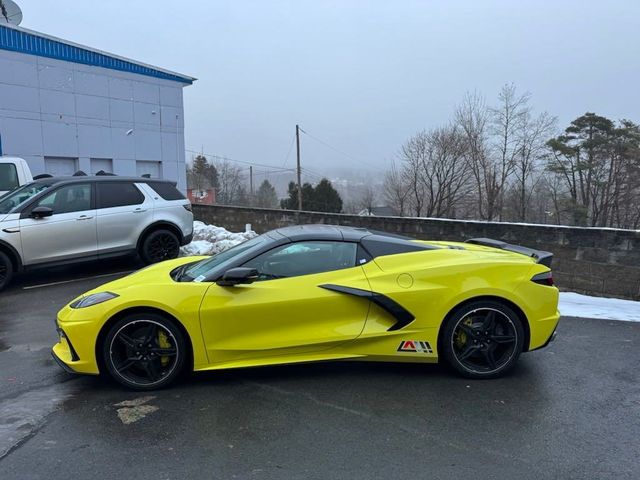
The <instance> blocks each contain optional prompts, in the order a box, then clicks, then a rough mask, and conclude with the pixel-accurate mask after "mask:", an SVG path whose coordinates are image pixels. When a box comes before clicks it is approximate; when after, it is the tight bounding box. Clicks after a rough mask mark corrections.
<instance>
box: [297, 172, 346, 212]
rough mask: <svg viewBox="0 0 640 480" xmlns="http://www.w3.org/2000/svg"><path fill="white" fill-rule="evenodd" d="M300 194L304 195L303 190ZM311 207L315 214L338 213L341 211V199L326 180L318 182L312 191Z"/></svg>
mask: <svg viewBox="0 0 640 480" xmlns="http://www.w3.org/2000/svg"><path fill="white" fill-rule="evenodd" d="M302 193H303V194H304V188H303V189H302ZM303 201H304V199H303ZM313 207H314V208H313V210H314V211H316V212H331V213H340V212H341V211H342V198H340V194H339V193H338V191H337V190H336V189H335V188H333V185H331V182H330V181H329V180H328V179H326V178H323V179H322V180H320V183H318V185H316V188H315V189H314V191H313Z"/></svg>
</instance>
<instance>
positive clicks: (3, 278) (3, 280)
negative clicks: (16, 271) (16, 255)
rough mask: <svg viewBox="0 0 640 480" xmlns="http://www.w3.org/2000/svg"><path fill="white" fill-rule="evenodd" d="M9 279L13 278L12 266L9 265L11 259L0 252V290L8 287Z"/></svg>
mask: <svg viewBox="0 0 640 480" xmlns="http://www.w3.org/2000/svg"><path fill="white" fill-rule="evenodd" d="M11 277H13V264H12V263H11V259H10V258H9V257H8V256H7V255H5V254H4V253H2V252H0V290H3V289H4V288H5V287H6V286H7V285H9V282H11Z"/></svg>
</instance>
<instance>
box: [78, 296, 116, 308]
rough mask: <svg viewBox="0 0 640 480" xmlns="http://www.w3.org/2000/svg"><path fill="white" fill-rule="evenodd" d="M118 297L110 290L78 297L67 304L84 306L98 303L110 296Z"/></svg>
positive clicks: (108, 298)
mask: <svg viewBox="0 0 640 480" xmlns="http://www.w3.org/2000/svg"><path fill="white" fill-rule="evenodd" d="M116 297H118V295H117V294H115V293H112V292H100V293H93V294H91V295H87V296H86V297H81V298H78V299H77V300H74V301H73V302H71V303H70V304H69V306H70V307H71V308H86V307H90V306H92V305H97V304H98V303H102V302H106V301H107V300H111V299H112V298H116Z"/></svg>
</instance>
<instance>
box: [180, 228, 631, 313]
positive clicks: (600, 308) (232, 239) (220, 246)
mask: <svg viewBox="0 0 640 480" xmlns="http://www.w3.org/2000/svg"><path fill="white" fill-rule="evenodd" d="M257 236H258V234H257V233H256V232H254V231H252V230H250V231H248V232H242V233H233V232H230V231H229V230H227V229H225V228H222V227H216V226H215V225H207V224H205V223H202V222H198V221H195V222H193V241H192V242H191V243H190V244H189V245H185V246H184V247H182V248H181V249H180V255H181V256H183V257H186V256H189V255H213V254H214V253H220V252H224V251H225V250H228V249H229V248H231V247H233V246H234V245H237V244H239V243H242V242H244V241H246V240H249V239H251V238H253V237H257ZM558 308H559V310H560V313H561V314H562V315H564V316H566V317H583V318H601V319H604V320H625V321H628V322H640V302H633V301H631V300H619V299H617V298H600V297H589V296H587V295H580V294H578V293H571V292H561V293H560V305H559V307H558Z"/></svg>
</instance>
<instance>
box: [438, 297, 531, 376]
mask: <svg viewBox="0 0 640 480" xmlns="http://www.w3.org/2000/svg"><path fill="white" fill-rule="evenodd" d="M443 328H444V330H443V334H442V337H441V345H440V346H441V349H442V350H441V351H442V355H443V357H444V359H445V360H446V361H447V363H448V364H449V365H450V366H451V367H452V368H453V369H454V370H456V371H457V372H458V373H460V374H461V375H463V376H464V377H467V378H474V379H489V378H496V377H500V376H502V375H504V374H505V373H507V372H508V371H509V370H511V369H512V368H513V367H514V365H515V364H516V362H517V361H518V357H519V356H520V354H521V353H522V350H523V345H524V326H523V324H522V320H521V319H520V317H519V316H518V314H516V312H514V311H513V309H512V308H510V307H508V306H507V305H505V304H503V303H500V302H496V301H476V302H471V303H468V304H466V305H464V306H463V307H461V308H459V309H457V310H455V311H454V312H453V313H452V314H451V315H450V316H449V318H448V319H447V320H446V322H445V324H444V326H443Z"/></svg>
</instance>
